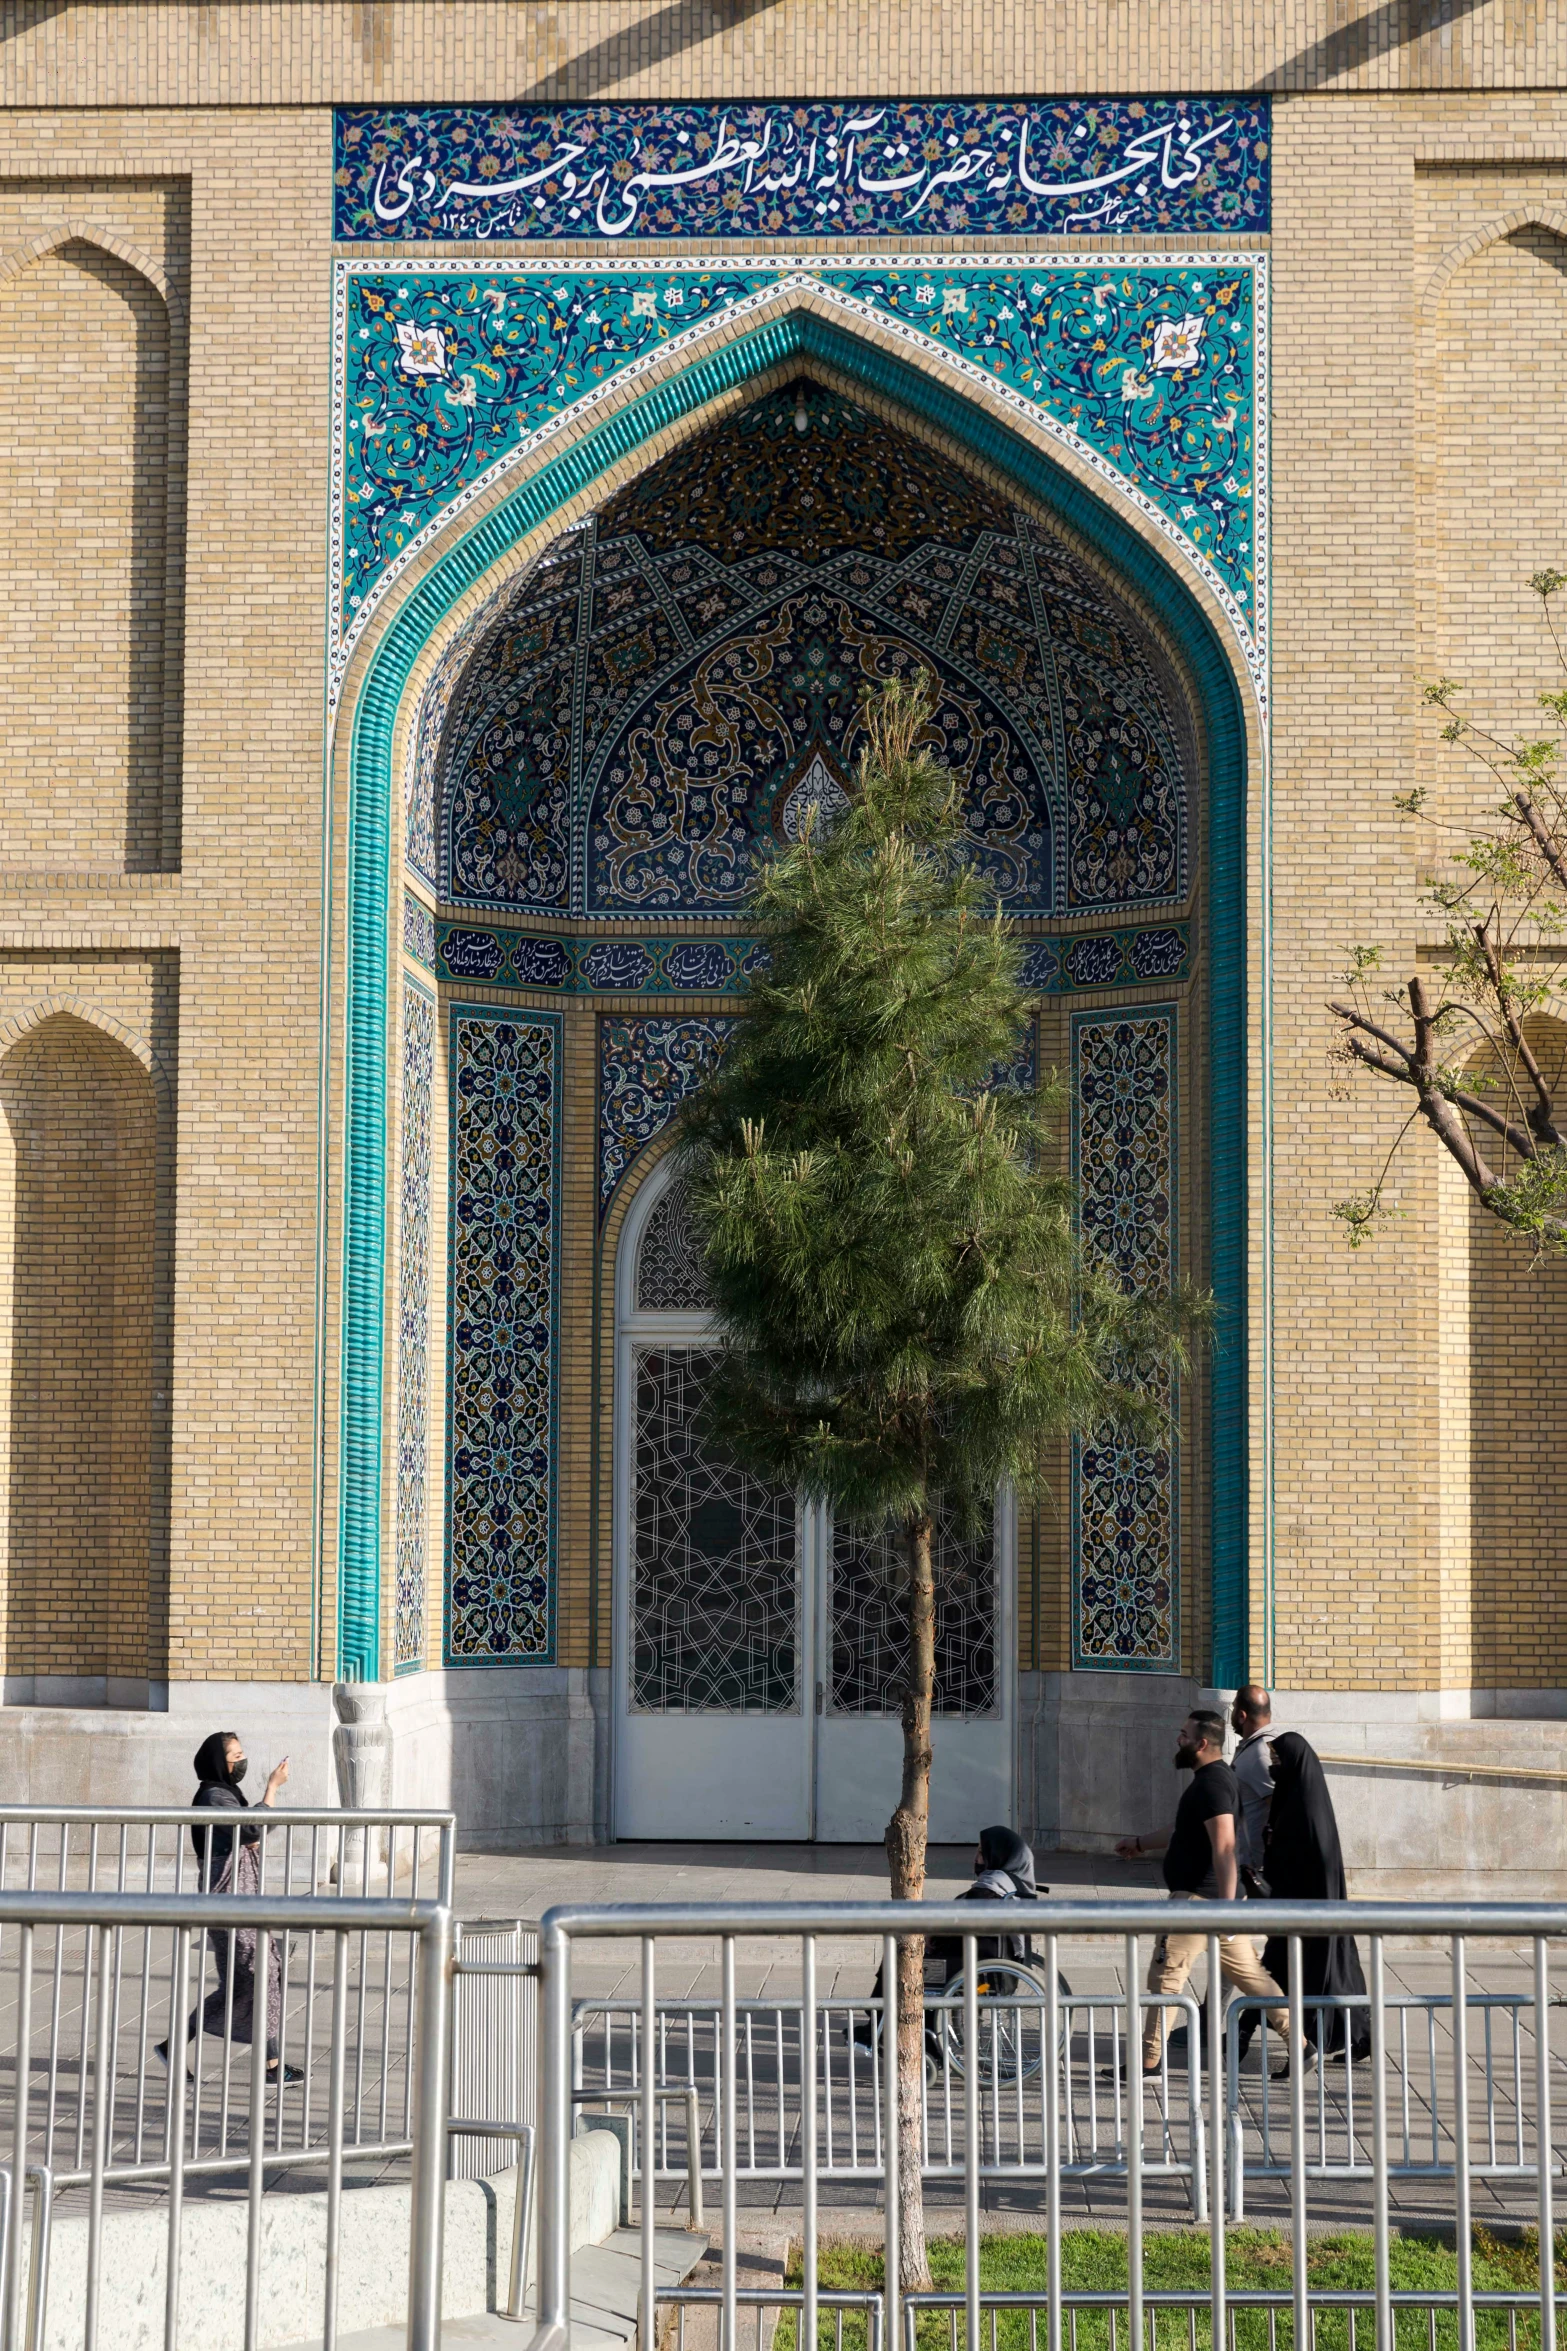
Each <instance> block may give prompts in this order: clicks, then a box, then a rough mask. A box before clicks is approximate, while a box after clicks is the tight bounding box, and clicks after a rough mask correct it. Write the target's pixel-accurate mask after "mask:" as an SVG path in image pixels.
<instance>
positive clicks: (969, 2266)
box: [925, 1935, 981, 2351]
mask: <svg viewBox="0 0 1567 2351" xmlns="http://www.w3.org/2000/svg"><path fill="white" fill-rule="evenodd" d="M925 1948H926V1950H927V1951H928V1950H929V1949H930V1945H929V1943H927V1944H926V1946H925ZM963 2238H964V2243H963V2308H964V2324H965V2328H966V2343H967V2351H981V2346H980V2339H979V2334H980V2318H979V1940H978V1937H977V1936H974V1935H965V1936H964V1938H963Z"/></svg>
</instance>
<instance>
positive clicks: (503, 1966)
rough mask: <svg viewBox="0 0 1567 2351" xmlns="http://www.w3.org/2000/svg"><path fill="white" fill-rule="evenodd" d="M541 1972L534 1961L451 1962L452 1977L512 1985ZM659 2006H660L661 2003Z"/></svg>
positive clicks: (488, 1960) (457, 1960)
mask: <svg viewBox="0 0 1567 2351" xmlns="http://www.w3.org/2000/svg"><path fill="white" fill-rule="evenodd" d="M460 1923H461V1922H460V1921H459V1924H460ZM542 1972H543V1971H542V1969H541V1968H540V1966H539V1963H538V1961H537V1960H536V1959H454V1960H453V1961H452V1973H453V1975H498V1976H506V1977H507V1978H508V1979H509V1980H510V1981H512V1982H513V1983H516V1982H519V1981H520V1980H521V1979H522V1978H523V1977H525V1976H531V1977H532V1978H533V1979H534V1980H535V1981H537V1980H538V1977H539V1976H540V1974H541V1973H542ZM631 2005H632V2007H633V2008H635V2007H637V2006H638V2003H637V2002H636V2001H635V2000H633V2001H632V2003H631ZM660 2005H661V2006H662V2003H660Z"/></svg>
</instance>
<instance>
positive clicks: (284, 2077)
mask: <svg viewBox="0 0 1567 2351" xmlns="http://www.w3.org/2000/svg"><path fill="white" fill-rule="evenodd" d="M304 2078H305V2077H304V2074H303V2072H302V2071H301V2069H300V2068H299V2067H298V2066H297V2065H283V2066H277V2065H271V2066H268V2068H267V2080H268V2081H269V2082H281V2083H282V2085H283V2087H284V2089H285V2090H286V2089H289V2088H291V2087H292V2085H293V2084H294V2083H295V2082H302V2081H303V2080H304Z"/></svg>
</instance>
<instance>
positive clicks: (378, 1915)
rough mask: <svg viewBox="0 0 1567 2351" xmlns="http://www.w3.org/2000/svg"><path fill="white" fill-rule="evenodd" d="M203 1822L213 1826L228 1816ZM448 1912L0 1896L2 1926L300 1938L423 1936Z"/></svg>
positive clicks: (355, 1902)
mask: <svg viewBox="0 0 1567 2351" xmlns="http://www.w3.org/2000/svg"><path fill="white" fill-rule="evenodd" d="M196 1817H197V1818H198V1820H203V1821H205V1822H206V1823H207V1824H208V1826H209V1827H210V1826H211V1824H212V1822H213V1821H214V1820H215V1819H217V1820H221V1819H222V1818H223V1816H222V1815H221V1814H215V1813H211V1812H203V1813H198V1814H197V1816H196ZM441 1907H442V1906H441V1904H440V1903H438V1902H434V1901H425V1900H422V1899H421V1900H420V1901H417V1902H415V1901H413V1900H411V1899H409V1898H407V1897H404V1896H400V1895H395V1894H198V1893H196V1892H194V1891H191V1892H189V1893H184V1894H149V1893H113V1894H111V1893H109V1892H107V1891H105V1892H103V1893H87V1892H82V1893H79V1894H69V1893H60V1892H57V1891H55V1890H54V1889H53V1888H51V1887H44V1886H40V1887H37V1888H32V1889H25V1890H24V1889H20V1888H18V1889H16V1890H14V1891H11V1892H4V1893H0V1927H6V1926H63V1927H90V1926H105V1927H127V1926H128V1927H218V1928H224V1927H241V1928H243V1927H266V1928H268V1929H269V1930H270V1929H276V1930H278V1931H280V1932H287V1930H288V1929H289V1928H297V1929H298V1930H299V1932H300V1933H301V1934H305V1933H308V1932H309V1931H310V1930H311V1929H312V1928H314V1929H316V1930H317V1931H319V1932H321V1933H329V1932H330V1931H331V1929H332V1928H334V1927H344V1928H350V1929H352V1931H353V1932H354V1933H355V1934H362V1933H370V1934H374V1933H377V1932H386V1933H391V1934H406V1935H418V1934H422V1933H423V1931H424V1929H425V1928H426V1927H427V1926H430V1925H432V1924H433V1923H434V1921H435V1919H436V1917H437V1915H438V1913H439V1912H440V1909H441Z"/></svg>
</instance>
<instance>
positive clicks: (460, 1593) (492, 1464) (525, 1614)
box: [445, 1005, 561, 1665]
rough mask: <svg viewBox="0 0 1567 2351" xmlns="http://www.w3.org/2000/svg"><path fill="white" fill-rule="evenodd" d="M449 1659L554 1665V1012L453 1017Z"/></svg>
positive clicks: (557, 1031) (462, 1010)
mask: <svg viewBox="0 0 1567 2351" xmlns="http://www.w3.org/2000/svg"><path fill="white" fill-rule="evenodd" d="M450 1062H451V1141H450V1149H451V1252H450V1255H451V1263H450V1274H449V1280H450V1285H451V1308H450V1318H451V1363H450V1372H449V1379H450V1390H449V1404H448V1420H449V1427H448V1436H447V1496H446V1509H447V1534H446V1540H447V1566H446V1573H447V1583H446V1644H445V1650H446V1661H447V1663H448V1664H449V1665H511V1664H519V1663H525V1662H530V1661H532V1662H544V1661H547V1660H548V1659H549V1658H550V1657H551V1656H552V1655H553V1644H554V1595H555V1502H556V1493H555V1479H556V1472H555V1452H556V1443H555V1439H556V1363H557V1351H558V1341H559V1305H560V1297H559V1289H560V1116H559V1102H560V1085H561V1016H560V1014H559V1013H550V1012H528V1013H521V1012H519V1013H513V1012H511V1011H509V1010H508V1009H506V1008H505V1007H496V1006H493V1005H454V1006H452V1007H451V1010H450Z"/></svg>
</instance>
